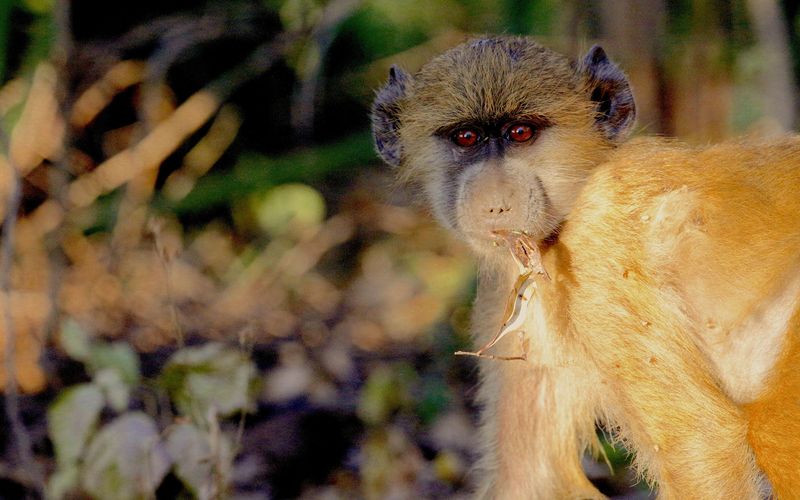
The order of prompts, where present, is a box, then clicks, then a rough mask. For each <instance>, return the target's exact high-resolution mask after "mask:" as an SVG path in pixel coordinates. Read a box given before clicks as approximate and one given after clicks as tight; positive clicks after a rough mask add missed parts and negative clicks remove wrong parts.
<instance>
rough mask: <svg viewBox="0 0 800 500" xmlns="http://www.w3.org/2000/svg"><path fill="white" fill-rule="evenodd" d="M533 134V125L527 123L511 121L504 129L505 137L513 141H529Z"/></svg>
mask: <svg viewBox="0 0 800 500" xmlns="http://www.w3.org/2000/svg"><path fill="white" fill-rule="evenodd" d="M533 135H534V130H533V127H531V126H530V125H528V124H527V123H512V124H511V126H510V127H508V129H507V130H506V138H507V139H509V140H511V141H514V142H525V141H529V140H531V138H532V137H533Z"/></svg>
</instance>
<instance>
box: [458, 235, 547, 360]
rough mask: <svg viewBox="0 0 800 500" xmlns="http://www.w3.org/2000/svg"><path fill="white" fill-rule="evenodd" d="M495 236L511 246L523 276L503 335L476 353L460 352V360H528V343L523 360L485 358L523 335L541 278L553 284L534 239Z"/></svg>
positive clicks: (509, 306) (508, 310) (508, 309)
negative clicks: (516, 335) (506, 341)
mask: <svg viewBox="0 0 800 500" xmlns="http://www.w3.org/2000/svg"><path fill="white" fill-rule="evenodd" d="M494 235H495V236H496V237H497V238H498V239H500V240H501V241H503V242H504V243H505V244H506V245H508V249H509V251H510V252H511V256H512V257H514V261H515V262H516V263H517V267H518V268H519V276H518V277H517V280H516V281H515V282H514V288H513V290H512V291H511V292H512V293H511V295H510V296H509V298H508V301H507V302H506V310H505V313H504V315H503V317H504V318H505V320H504V321H503V326H501V327H500V331H499V332H497V335H495V336H494V338H493V339H492V340H490V341H489V343H487V344H486V345H484V346H483V347H481V348H480V349H478V350H477V351H475V352H472V351H456V353H455V354H456V355H457V356H477V357H482V358H489V359H499V360H503V361H510V360H515V359H518V360H523V361H524V360H526V359H527V352H528V346H527V341H523V353H522V355H520V356H493V355H491V354H484V352H486V351H487V350H489V349H491V348H492V347H493V346H494V345H495V344H497V343H498V342H499V341H500V339H502V338H503V337H505V336H506V335H508V334H509V333H512V332H517V331H520V330H521V328H522V326H523V324H524V323H525V318H526V317H527V316H528V305H529V304H530V300H531V298H532V297H533V293H534V291H535V290H536V277H537V276H539V275H541V276H544V277H545V278H546V279H547V280H550V275H549V274H547V271H546V270H545V268H544V265H543V264H542V255H541V253H540V252H539V246H538V245H537V243H536V241H534V240H533V238H531V236H530V235H529V234H527V233H525V232H523V231H495V232H494Z"/></svg>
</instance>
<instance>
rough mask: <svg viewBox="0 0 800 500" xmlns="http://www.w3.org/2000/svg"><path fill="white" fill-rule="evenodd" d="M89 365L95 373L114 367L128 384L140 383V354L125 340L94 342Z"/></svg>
mask: <svg viewBox="0 0 800 500" xmlns="http://www.w3.org/2000/svg"><path fill="white" fill-rule="evenodd" d="M87 365H88V367H89V370H90V371H91V372H92V373H94V374H97V373H99V372H100V371H101V370H103V369H112V370H116V371H117V372H118V373H119V376H120V379H121V380H122V381H123V382H125V383H126V384H128V385H130V386H136V385H138V384H139V356H138V355H137V354H136V352H135V351H134V350H133V349H132V348H131V346H129V345H128V344H127V343H125V342H113V343H105V342H102V343H100V342H98V343H96V344H93V345H92V346H91V348H90V352H89V359H88V360H87Z"/></svg>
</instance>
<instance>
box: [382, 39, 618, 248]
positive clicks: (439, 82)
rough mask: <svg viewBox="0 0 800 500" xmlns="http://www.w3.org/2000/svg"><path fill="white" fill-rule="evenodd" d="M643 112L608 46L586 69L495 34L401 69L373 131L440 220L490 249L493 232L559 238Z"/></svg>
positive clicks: (475, 244)
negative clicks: (637, 111)
mask: <svg viewBox="0 0 800 500" xmlns="http://www.w3.org/2000/svg"><path fill="white" fill-rule="evenodd" d="M602 78H605V79H602ZM633 115H634V111H633V101H632V99H631V97H630V89H629V87H628V85H627V81H626V80H624V76H622V74H621V73H620V72H619V70H618V69H617V68H616V66H614V65H613V64H612V63H610V62H609V61H608V59H606V58H605V54H604V53H603V52H602V49H599V48H596V49H593V50H592V51H591V52H590V53H589V55H588V56H587V58H586V61H585V62H584V64H583V65H581V66H578V65H576V64H575V63H573V62H571V61H570V60H568V59H567V58H565V57H563V56H560V55H558V54H556V53H554V52H552V51H550V50H548V49H545V48H543V47H541V46H539V45H537V44H535V43H534V42H532V41H530V40H527V39H523V38H496V39H481V40H475V41H472V42H468V43H466V44H464V45H461V46H459V47H456V48H455V49H452V50H450V51H449V52H446V53H444V54H443V55H441V56H439V57H437V58H436V59H434V60H432V61H431V62H430V63H428V64H427V65H425V66H424V67H423V68H422V69H421V70H420V72H419V73H418V74H417V75H415V76H414V77H413V78H412V77H410V76H408V75H406V74H404V73H402V72H401V71H400V70H398V69H396V68H393V69H392V72H391V74H390V80H389V83H388V84H387V85H386V87H384V89H382V90H381V92H380V93H379V95H378V97H377V99H376V101H375V104H374V106H373V124H374V126H373V130H374V133H375V139H376V146H377V149H378V151H379V153H380V154H381V155H382V156H383V158H384V159H385V160H386V161H387V162H388V163H390V164H393V165H396V166H399V167H400V175H401V177H404V178H405V179H407V180H409V181H411V182H413V183H415V184H417V185H419V186H421V187H422V188H423V192H424V193H425V198H426V199H427V201H428V203H429V205H430V207H431V208H432V211H433V213H434V214H435V215H436V217H437V218H438V220H439V221H440V222H441V223H442V224H443V225H445V226H446V227H448V228H450V229H452V230H454V231H455V232H456V233H457V234H459V235H461V236H462V237H463V238H464V239H465V240H466V241H467V242H469V243H470V244H471V245H472V246H473V247H474V248H475V249H476V250H479V251H480V252H487V251H493V248H492V245H491V243H492V242H493V240H494V234H493V233H494V232H495V231H499V230H521V231H525V232H528V233H530V234H531V235H533V236H534V237H535V238H537V239H543V238H545V237H547V236H548V235H550V234H552V233H553V232H554V231H555V230H556V229H557V227H558V225H559V224H560V223H561V222H562V221H563V220H564V219H565V217H566V216H567V214H568V212H569V210H570V208H571V206H572V204H573V203H574V201H575V198H576V196H577V194H578V192H579V190H580V187H581V186H582V184H583V182H584V181H585V179H586V177H587V176H588V175H589V173H590V172H591V170H592V169H593V168H594V167H595V166H596V165H597V164H598V163H599V162H600V161H602V159H603V158H604V157H605V156H606V155H607V152H608V150H609V149H610V148H611V147H613V144H614V142H615V141H617V140H619V139H621V138H622V137H623V136H624V135H625V134H626V132H627V130H628V129H629V127H630V125H631V123H632V121H633Z"/></svg>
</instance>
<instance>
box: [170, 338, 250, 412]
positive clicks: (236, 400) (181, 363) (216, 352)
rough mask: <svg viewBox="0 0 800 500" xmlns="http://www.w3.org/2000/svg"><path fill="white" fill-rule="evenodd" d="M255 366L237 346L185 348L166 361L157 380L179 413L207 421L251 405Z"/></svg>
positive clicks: (242, 409)
mask: <svg viewBox="0 0 800 500" xmlns="http://www.w3.org/2000/svg"><path fill="white" fill-rule="evenodd" d="M255 374H256V369H255V366H254V365H253V363H252V362H251V361H250V360H249V359H248V358H247V356H245V355H244V354H243V353H242V352H240V351H239V350H238V349H235V348H232V347H228V346H225V345H223V344H220V343H215V342H212V343H208V344H205V345H203V346H199V347H186V348H184V349H181V350H180V351H178V352H176V353H175V354H174V355H173V356H172V358H171V359H170V360H169V361H168V362H167V364H166V366H165V367H164V370H163V372H162V374H161V377H160V383H161V384H162V386H163V387H164V388H166V389H167V391H168V392H169V393H170V396H171V398H172V401H173V402H174V403H175V406H176V407H177V409H178V411H179V412H180V413H182V414H183V415H188V416H190V417H192V418H193V419H194V420H195V421H196V422H207V419H208V416H209V415H215V414H219V415H221V416H228V415H231V414H233V413H234V412H239V411H245V410H248V409H249V408H250V407H251V406H252V399H253V398H252V396H253V389H254V381H255Z"/></svg>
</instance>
